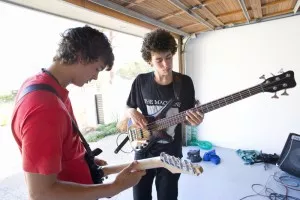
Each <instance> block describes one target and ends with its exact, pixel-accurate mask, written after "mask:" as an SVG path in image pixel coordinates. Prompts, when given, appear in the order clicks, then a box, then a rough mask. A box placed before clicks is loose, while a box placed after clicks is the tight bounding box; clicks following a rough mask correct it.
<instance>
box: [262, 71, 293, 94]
mask: <svg viewBox="0 0 300 200" xmlns="http://www.w3.org/2000/svg"><path fill="white" fill-rule="evenodd" d="M261 86H262V88H263V91H264V92H277V91H280V90H285V89H288V88H293V87H295V86H296V81H295V78H294V72H293V71H287V72H284V73H282V74H280V75H278V76H272V77H270V78H268V79H266V80H265V81H264V82H263V83H262V84H261Z"/></svg>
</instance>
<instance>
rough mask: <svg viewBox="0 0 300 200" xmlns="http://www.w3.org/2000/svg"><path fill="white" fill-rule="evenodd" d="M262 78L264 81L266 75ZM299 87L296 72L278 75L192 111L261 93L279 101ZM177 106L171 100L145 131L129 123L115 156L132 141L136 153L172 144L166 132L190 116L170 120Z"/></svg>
mask: <svg viewBox="0 0 300 200" xmlns="http://www.w3.org/2000/svg"><path fill="white" fill-rule="evenodd" d="M261 78H263V79H264V76H263V77H261ZM295 86H296V81H295V79H294V72H293V71H287V72H285V73H282V74H280V75H278V76H272V77H270V78H268V79H265V81H264V82H262V83H261V84H258V85H256V86H253V87H250V88H248V89H245V90H242V91H240V92H237V93H234V94H231V95H228V96H225V97H222V98H220V99H217V100H215V101H212V102H209V103H206V104H204V105H201V106H197V107H194V108H191V109H189V110H191V111H193V112H196V111H199V112H201V113H203V114H205V113H208V112H210V111H213V110H216V109H218V108H221V107H224V106H227V105H229V104H232V103H234V102H237V101H240V100H242V99H245V98H248V97H250V96H253V95H256V94H258V93H261V92H272V93H275V95H274V96H273V98H278V96H277V95H276V92H277V91H280V90H284V92H283V93H282V95H288V94H287V93H286V89H288V88H292V87H295ZM173 103H174V100H171V101H169V102H168V103H167V105H165V106H164V107H163V108H162V109H161V110H160V111H159V112H158V113H156V114H154V115H153V116H146V119H147V121H148V124H147V127H146V128H144V129H141V128H138V127H136V126H134V125H132V122H131V120H128V124H127V128H126V129H127V134H128V135H127V137H126V138H125V140H124V141H123V142H122V143H121V144H120V145H119V147H118V148H117V149H116V150H115V153H117V152H118V151H119V149H120V148H122V146H123V145H124V144H125V143H126V142H127V141H128V140H129V142H130V145H131V147H132V149H133V150H135V151H142V150H144V151H146V150H148V149H149V148H151V145H152V144H154V143H155V142H156V141H158V140H165V141H167V142H171V141H172V140H173V138H172V137H171V136H169V135H168V134H167V133H166V132H165V131H164V129H166V128H167V127H170V126H173V125H176V124H179V123H182V122H184V121H185V116H186V111H184V112H180V113H178V114H175V115H173V116H170V117H167V118H166V117H165V114H166V112H167V110H168V109H169V108H170V107H171V106H172V104H173ZM122 126H123V130H124V122H123V125H122V124H121V125H120V126H119V127H122ZM121 129H122V128H121Z"/></svg>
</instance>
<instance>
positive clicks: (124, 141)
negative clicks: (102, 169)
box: [114, 133, 133, 154]
mask: <svg viewBox="0 0 300 200" xmlns="http://www.w3.org/2000/svg"><path fill="white" fill-rule="evenodd" d="M123 134H125V135H127V133H119V135H118V136H117V138H116V144H117V148H116V149H115V151H114V152H115V154H117V153H119V151H122V152H123V153H131V152H132V151H133V149H132V150H131V151H123V150H122V147H123V146H124V145H125V144H126V143H127V141H128V140H129V137H128V136H126V138H125V139H124V140H123V141H122V142H121V143H120V144H118V140H119V137H120V136H121V135H123Z"/></svg>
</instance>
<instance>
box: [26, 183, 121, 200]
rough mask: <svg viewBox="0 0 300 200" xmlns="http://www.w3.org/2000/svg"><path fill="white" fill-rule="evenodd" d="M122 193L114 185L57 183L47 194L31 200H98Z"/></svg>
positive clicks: (36, 196) (35, 196)
mask: <svg viewBox="0 0 300 200" xmlns="http://www.w3.org/2000/svg"><path fill="white" fill-rule="evenodd" d="M120 192H121V189H120V188H118V187H116V185H114V184H112V183H108V184H98V185H83V184H77V183H71V182H61V181H57V182H56V183H54V184H53V185H52V186H51V187H50V188H49V190H48V191H47V192H43V193H41V194H39V195H34V196H32V197H31V199H30V200H53V199H55V200H96V199H99V198H104V197H111V196H114V195H116V194H118V193H120Z"/></svg>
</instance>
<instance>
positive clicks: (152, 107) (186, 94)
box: [127, 72, 195, 157]
mask: <svg viewBox="0 0 300 200" xmlns="http://www.w3.org/2000/svg"><path fill="white" fill-rule="evenodd" d="M173 73H174V74H173V77H174V76H175V75H176V76H177V77H180V80H181V91H180V96H179V102H176V103H174V104H173V106H172V107H171V108H170V109H169V110H168V111H167V113H166V117H170V116H172V115H175V114H178V113H179V112H182V111H185V110H187V109H190V108H192V107H194V103H195V90H194V85H193V81H192V79H191V78H190V77H189V76H187V75H183V74H179V73H176V72H173ZM173 82H174V81H173ZM173 82H172V83H170V84H168V85H159V84H158V83H156V81H155V80H154V72H149V73H145V74H139V75H138V76H137V77H136V79H135V80H134V82H133V83H132V87H131V91H130V94H129V97H128V99H127V106H128V107H130V108H139V109H140V110H141V112H142V114H143V115H144V116H149V115H154V114H156V113H157V112H159V111H160V110H161V109H162V108H163V107H164V106H165V105H166V104H167V102H168V101H169V100H171V99H175V93H174V84H173ZM165 131H166V133H167V134H169V135H170V136H172V137H174V141H173V142H171V143H168V144H165V143H162V142H158V143H157V144H155V145H154V146H153V147H152V148H151V150H150V151H151V152H152V154H156V155H159V153H160V152H162V151H164V152H166V153H169V154H171V155H174V156H180V157H182V153H181V143H182V136H181V134H182V133H181V124H177V125H174V126H171V127H169V128H167V129H166V130H165Z"/></svg>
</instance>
